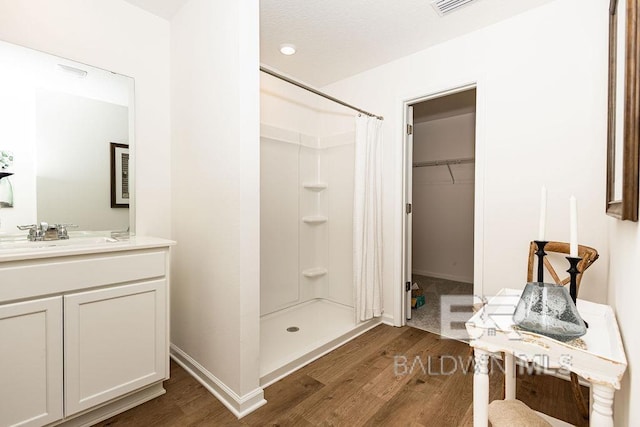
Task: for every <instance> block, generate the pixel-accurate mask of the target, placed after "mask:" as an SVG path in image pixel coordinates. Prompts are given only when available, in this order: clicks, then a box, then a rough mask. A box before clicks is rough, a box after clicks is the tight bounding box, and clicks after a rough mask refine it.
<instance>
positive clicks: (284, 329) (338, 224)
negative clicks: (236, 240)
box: [260, 74, 377, 386]
mask: <svg viewBox="0 0 640 427" xmlns="http://www.w3.org/2000/svg"><path fill="white" fill-rule="evenodd" d="M261 123H262V124H261V138H260V147H261V148H260V150H261V152H260V154H261V160H260V168H261V171H260V181H261V184H260V197H261V201H260V209H261V212H260V218H261V219H260V228H261V232H260V251H261V261H260V269H261V273H260V311H261V313H260V314H261V323H260V328H261V333H260V340H261V341H260V376H261V384H262V385H263V386H265V385H268V384H270V383H272V382H274V381H276V380H277V379H279V378H281V377H282V376H284V375H287V374H288V373H290V372H292V371H293V370H295V369H297V368H299V367H301V366H303V365H304V364H306V363H308V362H310V361H312V360H314V359H315V358H317V357H319V356H321V355H322V354H324V353H326V352H328V351H330V350H331V349H333V348H335V347H336V346H339V345H341V344H342V343H344V342H346V341H348V340H349V339H351V338H353V337H355V336H357V335H358V334H360V333H362V332H364V331H365V330H367V329H368V328H370V327H372V326H374V325H375V324H377V323H376V322H372V321H369V322H363V323H359V322H356V316H355V313H354V286H353V194H354V156H355V126H354V118H353V112H351V111H349V110H347V109H346V108H343V107H340V106H339V105H337V104H335V103H333V102H330V101H327V100H326V99H323V98H321V97H319V96H318V95H315V94H313V93H310V92H309V91H307V90H303V89H300V88H298V87H296V86H293V85H291V84H290V83H287V82H283V81H282V80H280V79H278V78H275V77H273V76H269V75H266V74H263V75H262V83H261Z"/></svg>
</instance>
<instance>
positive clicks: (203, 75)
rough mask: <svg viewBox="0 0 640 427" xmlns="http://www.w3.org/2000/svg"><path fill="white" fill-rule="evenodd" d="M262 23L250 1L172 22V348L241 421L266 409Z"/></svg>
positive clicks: (207, 6)
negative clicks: (262, 377)
mask: <svg viewBox="0 0 640 427" xmlns="http://www.w3.org/2000/svg"><path fill="white" fill-rule="evenodd" d="M258 26H259V8H258V3H257V2H254V1H251V0H240V1H233V2H217V1H216V2H212V1H209V0H191V1H189V2H188V3H186V4H185V6H183V8H182V9H181V10H180V11H179V12H178V14H177V15H176V16H175V17H174V18H173V20H172V21H171V65H172V72H171V94H172V97H171V107H172V110H171V113H172V114H171V118H172V153H171V154H172V168H171V174H172V178H173V181H172V197H171V201H172V234H173V237H174V238H175V239H177V240H178V242H183V244H179V245H178V246H177V247H176V248H175V251H174V252H173V258H172V261H173V262H172V293H171V301H172V313H171V320H172V325H171V326H172V337H171V341H172V344H173V346H174V350H175V349H179V350H181V351H182V355H183V356H185V357H186V358H188V361H189V362H190V363H191V364H192V366H197V369H198V372H197V373H198V374H199V375H200V379H201V380H202V381H203V382H205V383H206V384H209V385H210V387H211V388H212V389H213V390H214V391H216V393H217V394H218V396H219V397H221V398H222V400H223V401H224V403H226V404H227V405H228V407H229V408H231V409H232V410H234V411H235V413H236V414H238V415H242V414H244V413H246V412H247V411H250V410H252V409H253V408H255V406H258V405H260V404H262V403H264V400H263V394H262V389H261V388H260V387H259V363H258V362H259V339H260V329H259V328H260V325H259V316H260V312H259V310H260V307H259V301H260V268H259V265H260V145H259V138H260V130H259V102H260V100H259V85H260V81H259V75H258V73H259V71H258V65H259V52H258V46H259V40H258V37H259V28H258Z"/></svg>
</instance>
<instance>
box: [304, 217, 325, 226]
mask: <svg viewBox="0 0 640 427" xmlns="http://www.w3.org/2000/svg"><path fill="white" fill-rule="evenodd" d="M327 220H328V218H327V217H326V216H321V215H312V216H305V217H302V222H305V223H307V224H324V223H325V222H327Z"/></svg>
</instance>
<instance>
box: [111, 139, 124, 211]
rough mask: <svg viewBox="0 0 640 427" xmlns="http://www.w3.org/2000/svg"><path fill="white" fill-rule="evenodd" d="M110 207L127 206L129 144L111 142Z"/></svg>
mask: <svg viewBox="0 0 640 427" xmlns="http://www.w3.org/2000/svg"><path fill="white" fill-rule="evenodd" d="M110 147H111V207H112V208H128V207H129V146H128V145H127V144H118V143H115V142H112V143H111V144H110Z"/></svg>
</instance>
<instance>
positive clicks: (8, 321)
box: [0, 297, 63, 426]
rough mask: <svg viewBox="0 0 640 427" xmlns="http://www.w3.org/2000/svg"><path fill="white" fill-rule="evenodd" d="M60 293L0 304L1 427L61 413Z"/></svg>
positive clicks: (42, 422) (43, 421)
mask: <svg viewBox="0 0 640 427" xmlns="http://www.w3.org/2000/svg"><path fill="white" fill-rule="evenodd" d="M62 375H63V374H62V297H55V298H46V299H39V300H35V301H27V302H21V303H16V304H5V305H0V426H42V425H45V424H49V423H51V422H54V421H56V420H59V419H61V418H62V415H63V407H62V393H63V386H62Z"/></svg>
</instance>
